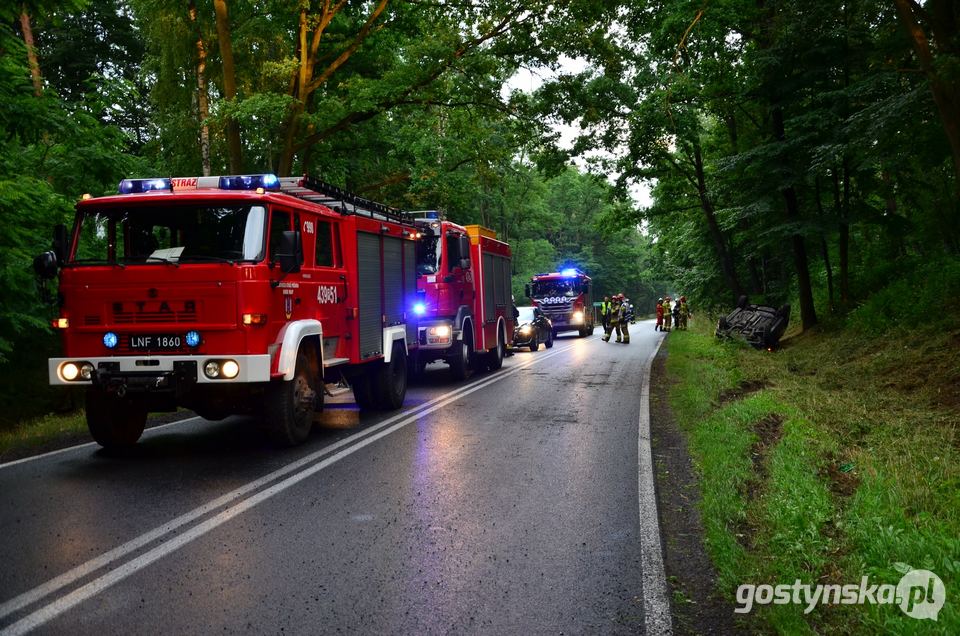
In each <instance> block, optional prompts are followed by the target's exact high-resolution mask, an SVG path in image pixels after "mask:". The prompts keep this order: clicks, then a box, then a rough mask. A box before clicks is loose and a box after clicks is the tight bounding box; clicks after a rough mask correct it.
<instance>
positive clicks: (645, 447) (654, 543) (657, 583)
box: [637, 336, 673, 636]
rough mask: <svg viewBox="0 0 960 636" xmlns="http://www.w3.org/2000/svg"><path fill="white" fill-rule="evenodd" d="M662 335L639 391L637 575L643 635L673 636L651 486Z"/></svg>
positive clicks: (648, 360)
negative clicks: (653, 392) (654, 375)
mask: <svg viewBox="0 0 960 636" xmlns="http://www.w3.org/2000/svg"><path fill="white" fill-rule="evenodd" d="M664 339H665V338H664V337H663V336H661V337H660V340H659V341H658V342H657V344H656V346H655V347H654V348H653V353H651V354H650V357H649V358H647V362H646V366H647V368H646V372H645V373H644V378H643V387H642V388H641V390H640V424H639V435H638V441H637V483H638V491H637V492H638V497H639V504H640V573H641V580H642V581H643V626H644V634H663V635H664V636H669V635H670V634H672V633H673V619H672V618H671V616H670V601H669V598H668V596H667V573H666V571H665V570H664V567H663V549H662V545H661V543H660V515H659V513H658V512H657V494H656V491H655V490H654V486H653V451H652V450H651V448H650V372H651V370H652V368H653V360H654V358H656V357H657V352H658V351H660V345H662V344H663V341H664Z"/></svg>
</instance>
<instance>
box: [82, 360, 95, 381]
mask: <svg viewBox="0 0 960 636" xmlns="http://www.w3.org/2000/svg"><path fill="white" fill-rule="evenodd" d="M80 377H81V378H82V379H84V380H92V379H93V365H92V364H90V363H89V362H84V363H82V364H81V365H80Z"/></svg>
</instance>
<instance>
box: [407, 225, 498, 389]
mask: <svg viewBox="0 0 960 636" xmlns="http://www.w3.org/2000/svg"><path fill="white" fill-rule="evenodd" d="M414 214H418V213H414ZM419 214H421V216H419V217H418V218H416V219H415V221H414V223H415V224H416V226H417V233H418V235H419V238H418V239H417V293H418V300H417V302H416V303H415V304H414V313H415V314H417V316H418V327H417V330H418V341H419V348H418V350H417V352H416V354H415V355H416V358H415V360H414V365H415V367H416V370H417V371H422V370H423V367H424V366H425V365H426V364H428V363H430V362H433V361H435V360H443V361H444V362H446V363H447V364H449V365H450V370H451V373H452V374H453V377H454V378H456V379H465V378H467V377H468V376H469V375H470V374H471V373H472V372H473V371H476V370H480V369H484V368H486V369H491V370H495V369H499V368H500V367H501V365H502V364H503V356H504V352H505V350H506V346H507V343H508V342H509V340H508V339H507V338H508V337H511V338H512V336H513V327H514V317H513V298H512V296H511V293H510V289H511V284H510V256H511V255H510V246H509V245H508V244H506V243H504V242H503V241H500V240H498V239H497V235H496V233H495V232H494V231H493V230H489V229H487V228H484V227H481V226H479V225H467V226H463V225H457V224H456V223H452V222H450V221H447V220H445V219H441V218H439V215H438V214H437V213H433V212H431V213H419Z"/></svg>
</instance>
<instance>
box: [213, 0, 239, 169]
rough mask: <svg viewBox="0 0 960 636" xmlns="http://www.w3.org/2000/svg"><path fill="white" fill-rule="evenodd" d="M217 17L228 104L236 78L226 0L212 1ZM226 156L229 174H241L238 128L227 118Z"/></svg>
mask: <svg viewBox="0 0 960 636" xmlns="http://www.w3.org/2000/svg"><path fill="white" fill-rule="evenodd" d="M213 7H214V10H215V12H216V15H217V40H218V41H219V44H220V59H221V60H222V62H223V96H224V97H225V98H226V99H227V101H228V102H232V101H234V100H235V99H236V97H237V76H236V71H235V70H234V67H233V43H232V41H231V39H230V19H229V17H228V15H227V0H213ZM227 156H228V159H229V163H230V172H231V173H233V174H240V173H242V172H243V157H242V155H241V147H240V126H239V125H238V124H237V121H236V120H235V119H234V118H233V117H228V118H227Z"/></svg>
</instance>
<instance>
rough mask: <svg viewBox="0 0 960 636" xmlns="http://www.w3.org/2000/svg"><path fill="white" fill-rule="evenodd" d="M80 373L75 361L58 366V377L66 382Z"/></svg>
mask: <svg viewBox="0 0 960 636" xmlns="http://www.w3.org/2000/svg"><path fill="white" fill-rule="evenodd" d="M79 375H80V367H79V366H77V363H76V362H67V363H65V364H64V365H63V366H62V367H60V377H61V378H63V379H64V380H66V381H67V382H72V381H73V380H76V379H77V376H79Z"/></svg>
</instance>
